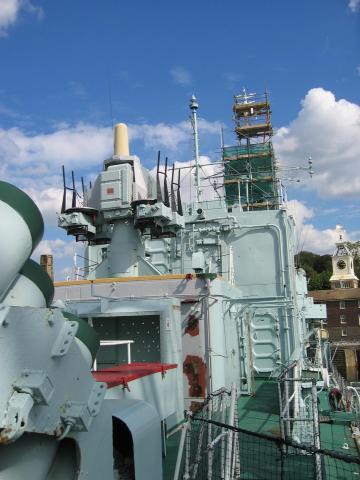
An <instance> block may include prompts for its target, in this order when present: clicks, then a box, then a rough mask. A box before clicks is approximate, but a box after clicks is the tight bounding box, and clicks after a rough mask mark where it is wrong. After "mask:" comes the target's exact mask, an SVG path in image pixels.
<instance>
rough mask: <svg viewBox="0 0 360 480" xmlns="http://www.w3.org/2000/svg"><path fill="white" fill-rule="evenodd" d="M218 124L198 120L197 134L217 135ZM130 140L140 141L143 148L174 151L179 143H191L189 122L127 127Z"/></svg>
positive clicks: (219, 125)
mask: <svg viewBox="0 0 360 480" xmlns="http://www.w3.org/2000/svg"><path fill="white" fill-rule="evenodd" d="M220 128H221V124H220V122H208V121H207V120H205V119H203V118H199V121H198V129H199V134H203V135H205V134H211V135H212V134H218V133H219V132H220ZM129 135H130V139H131V140H142V141H143V142H144V146H145V148H156V149H158V148H161V147H164V148H166V149H169V150H176V149H177V148H178V147H179V144H180V143H184V142H189V141H191V126H190V122H187V121H183V122H179V123H175V124H165V123H158V124H155V125H149V124H146V123H145V124H141V125H129Z"/></svg>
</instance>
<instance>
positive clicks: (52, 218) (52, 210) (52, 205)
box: [25, 187, 63, 226]
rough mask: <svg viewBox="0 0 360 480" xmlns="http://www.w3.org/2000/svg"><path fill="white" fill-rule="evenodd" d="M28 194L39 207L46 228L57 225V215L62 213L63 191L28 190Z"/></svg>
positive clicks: (48, 189) (54, 189)
mask: <svg viewBox="0 0 360 480" xmlns="http://www.w3.org/2000/svg"><path fill="white" fill-rule="evenodd" d="M25 191H26V193H27V194H28V195H29V196H30V197H31V198H32V199H33V200H34V202H35V203H36V205H37V206H38V207H39V209H40V211H41V213H42V216H43V218H44V222H45V225H46V226H54V225H57V213H58V212H59V211H60V208H61V202H62V195H63V191H62V189H60V188H53V187H50V188H44V189H43V190H38V189H35V188H26V189H25Z"/></svg>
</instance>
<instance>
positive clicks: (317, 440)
mask: <svg viewBox="0 0 360 480" xmlns="http://www.w3.org/2000/svg"><path fill="white" fill-rule="evenodd" d="M311 398H312V410H313V419H314V446H315V448H316V449H320V429H319V412H318V404H317V388H316V380H313V384H312V387H311ZM315 469H316V480H322V473H321V454H320V453H315Z"/></svg>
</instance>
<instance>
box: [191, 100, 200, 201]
mask: <svg viewBox="0 0 360 480" xmlns="http://www.w3.org/2000/svg"><path fill="white" fill-rule="evenodd" d="M198 108H199V104H198V103H197V100H196V97H195V95H192V97H191V100H190V110H191V117H190V118H191V125H192V129H193V136H194V154H195V189H196V200H197V202H198V203H199V202H200V201H201V194H202V190H201V185H200V172H199V168H200V165H199V134H198V127H197V114H196V112H197V109H198Z"/></svg>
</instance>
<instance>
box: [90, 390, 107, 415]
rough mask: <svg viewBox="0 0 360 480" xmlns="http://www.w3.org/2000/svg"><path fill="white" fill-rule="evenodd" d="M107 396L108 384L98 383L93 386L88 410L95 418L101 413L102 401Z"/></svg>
mask: <svg viewBox="0 0 360 480" xmlns="http://www.w3.org/2000/svg"><path fill="white" fill-rule="evenodd" d="M105 394H106V383H101V382H96V383H95V384H94V386H93V389H92V392H91V393H90V397H89V401H88V408H89V410H90V412H91V415H92V416H93V417H96V415H97V414H98V413H99V411H100V407H101V404H102V401H103V400H104V398H105Z"/></svg>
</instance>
